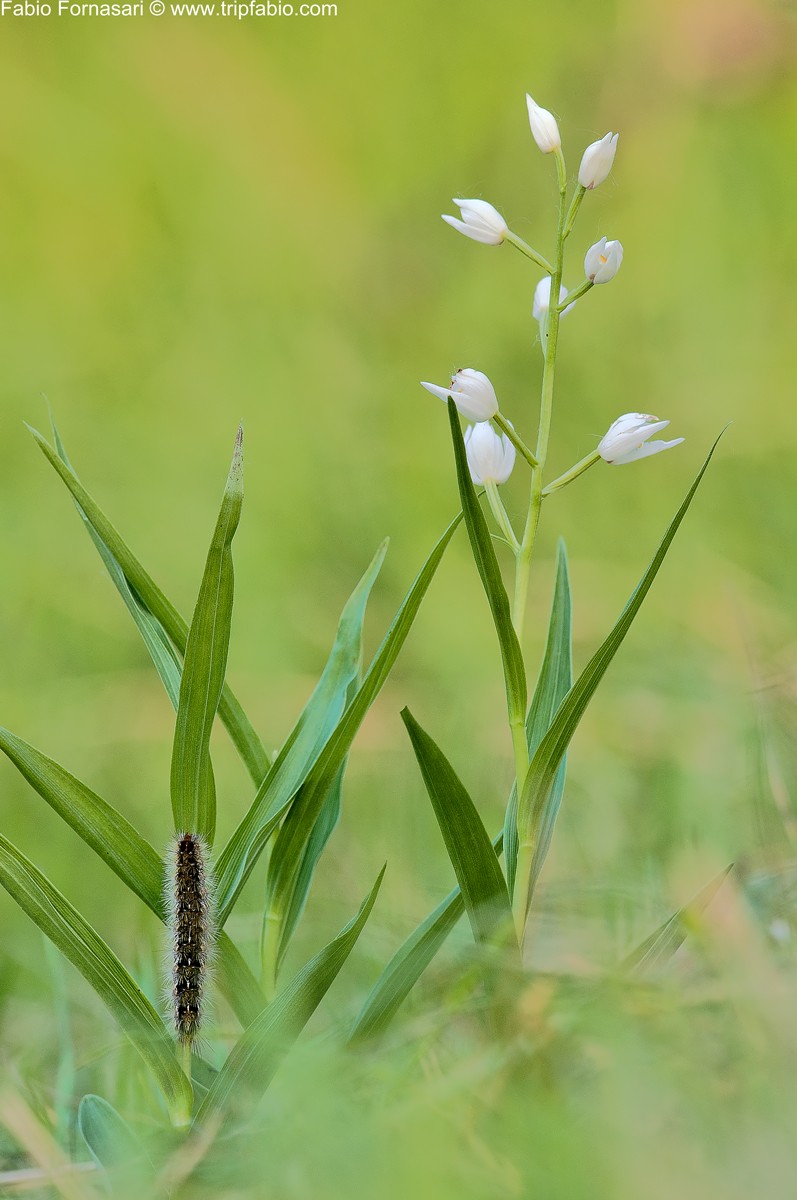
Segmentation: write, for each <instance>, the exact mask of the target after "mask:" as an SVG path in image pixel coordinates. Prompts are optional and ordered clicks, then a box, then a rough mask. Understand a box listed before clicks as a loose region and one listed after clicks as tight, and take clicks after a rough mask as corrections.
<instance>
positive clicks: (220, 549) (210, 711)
mask: <svg viewBox="0 0 797 1200" xmlns="http://www.w3.org/2000/svg"><path fill="white" fill-rule="evenodd" d="M243 496H244V485H243V427H240V428H239V430H238V435H237V437H236V439H235V450H234V452H233V457H232V465H231V467H230V473H229V475H228V477H227V485H226V487H225V488H224V495H223V497H222V501H221V511H220V513H219V519H218V521H217V522H216V528H215V530H214V533H213V539H212V541H211V543H210V550H209V551H208V558H207V563H206V564H205V573H204V575H203V577H202V584H201V586H200V589H199V597H198V599H197V602H196V608H195V609H194V617H193V620H192V621H191V629H190V630H189V633H188V641H187V643H186V648H185V662H184V664H183V674H182V679H181V680H180V702H179V704H178V706H177V722H176V725H175V731H174V748H173V750H172V772H171V792H172V812H173V814H174V827H175V829H176V830H178V831H181V832H182V831H184V830H189V831H190V832H192V833H200V834H202V835H203V837H205V838H207V840H208V842H209V843H210V844H211V845H212V843H213V835H214V833H215V832H216V786H215V783H214V780H213V767H212V765H211V761H210V734H211V731H212V729H213V722H214V720H215V718H216V710H217V709H218V706H219V701H220V700H221V692H222V688H223V687H224V674H225V671H226V670H227V653H228V650H229V646H230V625H231V622H232V605H233V579H234V573H233V565H232V540H233V537H234V536H235V531H236V529H237V528H238V521H239V520H240V517H241V508H242V505H243Z"/></svg>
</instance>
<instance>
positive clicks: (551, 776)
mask: <svg viewBox="0 0 797 1200" xmlns="http://www.w3.org/2000/svg"><path fill="white" fill-rule="evenodd" d="M721 436H722V434H720V437H721ZM718 442H719V438H717V440H716V441H715V442H714V445H713V446H712V448H711V450H710V451H709V453H708V455H707V457H706V460H705V462H704V463H703V465H702V467H701V468H700V470H699V472H698V474H697V477H696V479H695V481H694V483H693V484H692V486H691V487H690V489H689V491H688V492H687V494H686V497H685V498H684V501H683V503H682V504H681V506H680V508H679V509H678V511H677V513H676V514H675V516H674V517H673V519H672V521H671V522H670V525H669V527H668V529H667V532H666V533H665V535H664V537H663V538H662V540H661V542H660V543H659V546H658V549H657V550H656V553H655V554H654V556H653V559H652V560H651V563H650V565H649V567H648V569H647V570H646V571H645V574H644V575H643V576H642V578H641V579H640V581H639V583H638V584H637V586H636V588H635V589H634V592H633V593H632V595H631V597H630V599H629V601H628V603H627V604H626V606H625V608H624V609H623V611H622V613H621V614H620V617H619V619H618V621H617V623H616V625H615V626H614V628H613V629H612V631H611V633H610V634H609V636H608V637H607V638H606V639H605V641H604V642H603V643H602V644H601V646H600V647H599V649H598V650H596V652H595V654H594V655H593V656H592V658H591V659H590V661H589V662H588V663H587V665H586V667H585V668H584V670H583V671H582V672H581V674H580V675H579V677H578V679H577V680H576V682H575V683H574V684H573V686H572V688H571V689H570V691H569V692H568V693H567V696H566V697H565V699H564V700H563V701H562V703H561V705H560V706H559V708H558V710H557V712H556V716H555V717H554V719H553V721H552V723H551V727H550V729H549V730H548V732H547V733H546V734H545V736H544V737H543V739H542V741H541V742H540V745H539V747H538V749H537V752H536V754H535V755H534V757H533V759H532V760H531V764H530V766H529V770H528V774H527V775H526V780H525V783H524V785H523V793H522V795H521V797H520V805H519V808H518V831H519V840H520V845H521V846H522V847H524V848H525V849H526V850H528V851H530V852H531V853H536V852H537V846H538V845H540V841H541V837H542V831H543V825H544V819H545V814H546V811H547V809H548V806H549V800H550V796H551V790H552V788H553V785H554V781H555V779H556V774H557V772H558V770H559V767H560V764H561V762H562V759H563V758H564V755H565V752H566V751H567V747H568V746H569V744H570V741H571V738H572V737H573V734H574V733H575V731H576V728H577V727H578V723H579V721H580V720H581V718H582V716H583V715H584V712H585V711H586V708H587V705H588V704H589V702H590V700H591V699H592V697H593V695H594V694H595V691H596V689H597V687H598V684H599V683H600V681H601V680H602V679H603V676H604V674H605V673H606V669H607V668H608V666H609V663H610V662H611V661H612V659H613V658H614V656H615V654H616V653H617V651H618V650H619V648H620V646H621V644H622V642H623V639H624V638H625V635H626V634H627V633H628V630H629V629H630V628H631V624H632V622H633V620H634V617H635V616H636V614H637V613H638V612H639V609H640V608H641V606H642V601H643V600H644V599H645V596H646V595H647V594H648V592H649V590H650V587H651V585H652V583H653V580H654V579H655V578H656V575H657V574H658V571H659V568H660V566H661V564H662V563H663V561H664V558H665V556H666V554H667V551H668V550H669V548H670V546H671V544H672V541H673V538H674V537H675V535H676V533H677V532H678V528H679V526H680V524H681V522H682V521H683V519H684V517H685V516H686V512H687V509H688V508H689V505H690V504H691V503H692V499H693V497H694V495H695V492H696V491H697V489H698V486H699V484H700V481H701V479H702V478H703V476H704V474H705V472H706V469H707V467H708V464H709V463H710V462H711V459H712V456H713V454H714V451H715V450H716V448H717V443H718ZM520 831H522V834H521V833H520ZM533 890H534V889H533V880H530V886H529V891H528V896H527V898H526V909H527V910H528V907H529V905H530V904H531V897H532V894H533Z"/></svg>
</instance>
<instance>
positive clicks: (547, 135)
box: [526, 92, 562, 154]
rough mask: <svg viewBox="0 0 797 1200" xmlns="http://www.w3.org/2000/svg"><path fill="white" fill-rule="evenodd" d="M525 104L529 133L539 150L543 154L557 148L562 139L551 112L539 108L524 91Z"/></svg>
mask: <svg viewBox="0 0 797 1200" xmlns="http://www.w3.org/2000/svg"><path fill="white" fill-rule="evenodd" d="M526 104H527V106H528V110H529V125H530V126H531V133H532V136H533V138H534V141H535V142H536V143H537V145H538V146H539V148H540V150H542V152H543V154H550V153H551V152H552V151H553V150H558V149H559V148H560V146H561V145H562V139H561V137H560V136H559V126H558V125H557V124H556V117H555V116H554V115H553V113H550V112H548V109H547V108H540V106H539V104H535V102H534V101H533V100H532V98H531V96H530V95H529V94H528V92H527V93H526Z"/></svg>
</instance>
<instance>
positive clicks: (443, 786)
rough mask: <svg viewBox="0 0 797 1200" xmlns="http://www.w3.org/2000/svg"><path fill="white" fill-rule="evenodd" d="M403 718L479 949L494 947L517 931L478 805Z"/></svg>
mask: <svg viewBox="0 0 797 1200" xmlns="http://www.w3.org/2000/svg"><path fill="white" fill-rule="evenodd" d="M401 719H402V720H403V722H404V724H405V725H406V727H407V733H408V734H409V735H410V741H411V742H412V748H413V750H414V751H415V757H416V758H417V760H418V766H419V767H420V769H421V775H422V776H423V781H424V783H425V784H426V790H427V792H428V793H429V799H430V800H431V802H432V808H433V809H434V814H435V816H436V817H437V823H438V825H439V826H440V832H441V833H442V835H443V841H444V842H445V844H446V850H447V851H448V857H449V858H450V859H451V865H452V866H453V868H454V873H455V875H456V877H457V882H458V883H459V887H460V891H461V893H462V898H463V901H464V904H465V910H466V912H467V914H468V919H469V921H470V925H471V929H472V930H473V937H474V940H475V941H476V942H477V944H480V945H483V946H489V945H494V944H495V942H496V940H497V939H500V940H504V939H505V938H506V936H507V933H508V932H509V931H510V930H511V929H512V910H511V908H510V906H509V896H508V895H507V890H506V881H505V879H504V875H503V872H502V870H501V867H500V864H499V862H498V857H497V855H496V853H495V851H494V850H493V847H492V843H491V842H490V839H489V837H488V835H487V830H486V829H485V828H484V825H483V824H482V819H481V817H480V816H479V813H478V811H477V809H476V806H475V804H474V803H473V801H472V800H471V798H470V796H469V795H468V793H467V792H466V790H465V788H464V787H463V785H462V783H461V782H460V780H459V778H458V776H457V774H456V772H455V771H454V769H453V767H452V766H451V764H450V763H449V761H448V759H447V758H446V757H445V755H444V754H443V753H442V751H441V750H440V748H439V747H438V746H437V745H436V744H435V742H434V741H433V740H432V738H430V737H429V735H428V733H426V732H425V731H424V730H423V729H421V727H420V725H419V724H418V722H417V721H416V720H415V718H414V717H413V715H412V713H411V712H410V711H409V709H408V708H405V709H404V710H403V711H402V714H401Z"/></svg>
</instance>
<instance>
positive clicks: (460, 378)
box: [421, 367, 498, 421]
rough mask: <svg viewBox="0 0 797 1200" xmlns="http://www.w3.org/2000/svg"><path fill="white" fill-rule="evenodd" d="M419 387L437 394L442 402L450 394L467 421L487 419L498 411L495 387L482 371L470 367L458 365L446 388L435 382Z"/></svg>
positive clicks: (422, 384)
mask: <svg viewBox="0 0 797 1200" xmlns="http://www.w3.org/2000/svg"><path fill="white" fill-rule="evenodd" d="M421 387H425V388H426V390H427V392H431V393H432V395H433V396H439V397H440V399H441V400H442V401H443V402H444V403H445V401H446V400H448V397H449V396H450V397H451V399H452V400H453V401H454V403H455V404H456V406H457V409H458V411H459V412H460V413H461V415H462V416H463V417H465V418H466V419H467V420H469V421H489V420H490V418H491V417H494V416H495V414H496V413H497V412H498V397H497V396H496V394H495V388H494V387H493V385H492V384H491V383H490V380H489V379H488V378H487V376H486V375H485V374H484V373H483V372H482V371H474V370H473V369H472V368H471V367H460V369H459V370H458V371H457V373H456V375H455V376H454V378H453V379H452V380H451V383H450V385H449V386H448V387H447V388H446V387H440V386H439V385H438V384H436V383H421Z"/></svg>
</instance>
